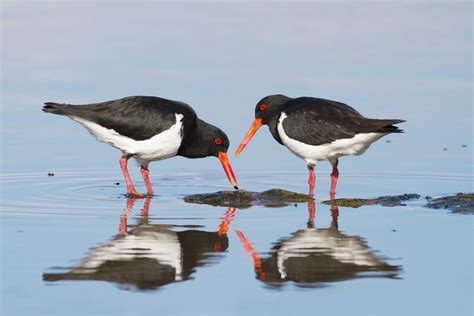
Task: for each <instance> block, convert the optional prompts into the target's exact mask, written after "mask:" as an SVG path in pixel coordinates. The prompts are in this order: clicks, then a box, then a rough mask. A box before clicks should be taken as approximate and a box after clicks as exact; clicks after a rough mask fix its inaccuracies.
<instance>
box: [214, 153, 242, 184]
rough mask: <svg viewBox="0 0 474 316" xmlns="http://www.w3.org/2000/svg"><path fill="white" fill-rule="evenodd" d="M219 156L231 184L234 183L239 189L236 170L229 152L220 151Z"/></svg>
mask: <svg viewBox="0 0 474 316" xmlns="http://www.w3.org/2000/svg"><path fill="white" fill-rule="evenodd" d="M218 158H219V161H220V162H221V164H222V168H224V172H225V175H226V176H227V179H229V182H230V184H232V185H233V186H234V188H236V189H238V183H237V179H236V178H235V174H234V171H232V167H231V166H230V163H229V159H228V158H227V154H226V153H225V152H223V151H220V152H219V156H218Z"/></svg>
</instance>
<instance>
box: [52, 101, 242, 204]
mask: <svg viewBox="0 0 474 316" xmlns="http://www.w3.org/2000/svg"><path fill="white" fill-rule="evenodd" d="M43 111H44V112H47V113H53V114H59V115H65V116H68V117H69V118H71V119H72V120H74V121H76V122H78V123H80V124H81V125H83V126H84V127H85V128H86V129H87V130H88V131H89V132H90V133H91V134H92V135H93V136H95V137H96V138H97V140H98V141H100V142H103V143H107V144H109V145H111V146H113V147H115V148H118V149H120V150H121V151H122V156H121V158H120V167H121V169H122V172H123V175H124V177H125V182H126V183H127V195H128V196H130V197H143V194H140V193H138V192H137V191H136V189H135V187H134V186H133V183H132V180H131V179H130V175H129V173H128V169H127V161H128V159H130V158H132V157H133V158H135V159H136V160H137V161H138V163H139V164H140V166H141V174H142V176H143V180H144V181H145V184H146V187H147V193H148V195H153V189H152V187H151V184H150V179H149V172H148V164H149V163H150V162H152V161H157V160H163V159H167V158H171V157H174V156H183V157H186V158H204V157H209V156H216V157H217V158H218V159H219V160H220V162H221V164H222V166H223V168H224V171H225V173H226V175H227V178H228V179H229V181H230V183H231V184H232V185H233V186H234V188H236V189H237V180H236V178H235V175H234V172H233V171H232V168H231V166H230V164H229V161H228V158H227V149H228V148H229V139H228V138H227V136H226V134H225V133H224V132H223V131H221V130H220V129H219V128H217V127H215V126H213V125H211V124H208V123H206V122H204V121H203V120H201V119H199V118H198V117H197V115H196V113H195V112H194V110H193V109H192V108H191V107H190V106H189V105H187V104H185V103H183V102H179V101H173V100H167V99H163V98H158V97H149V96H132V97H126V98H123V99H118V100H113V101H107V102H102V103H94V104H85V105H71V104H58V103H53V102H47V103H45V106H44V107H43Z"/></svg>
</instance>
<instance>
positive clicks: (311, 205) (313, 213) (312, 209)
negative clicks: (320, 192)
mask: <svg viewBox="0 0 474 316" xmlns="http://www.w3.org/2000/svg"><path fill="white" fill-rule="evenodd" d="M315 216H316V205H315V203H314V200H312V201H309V202H308V228H314V217H315Z"/></svg>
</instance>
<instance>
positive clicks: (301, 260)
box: [236, 195, 400, 288]
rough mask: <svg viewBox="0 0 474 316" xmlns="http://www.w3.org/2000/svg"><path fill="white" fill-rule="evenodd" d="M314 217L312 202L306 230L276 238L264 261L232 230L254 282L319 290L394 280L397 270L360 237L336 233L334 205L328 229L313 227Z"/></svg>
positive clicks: (245, 239) (337, 213) (336, 215)
mask: <svg viewBox="0 0 474 316" xmlns="http://www.w3.org/2000/svg"><path fill="white" fill-rule="evenodd" d="M333 198H334V196H333V195H332V196H331V199H333ZM315 214H316V206H315V203H314V201H311V202H308V222H307V228H305V229H300V230H298V231H296V232H294V233H293V234H292V235H291V236H290V237H288V238H283V239H280V240H279V241H278V242H276V243H275V245H274V247H273V248H272V250H271V251H270V254H269V256H268V257H266V258H262V257H261V256H260V254H259V253H258V252H256V251H255V249H254V248H253V246H252V244H251V242H250V241H249V239H248V238H247V237H246V236H245V235H244V233H243V232H242V231H238V230H236V234H237V236H238V238H239V240H240V242H241V244H242V246H243V248H244V250H245V251H246V252H247V254H248V255H249V256H250V258H251V259H252V261H253V265H254V270H255V273H256V278H257V279H259V280H260V281H262V282H264V283H265V284H266V285H268V286H269V287H272V288H280V287H282V286H283V285H284V284H285V282H289V281H292V282H294V284H295V285H297V286H302V287H320V286H324V285H325V283H328V282H337V281H344V280H351V279H355V278H360V277H386V278H396V276H397V274H398V271H399V270H400V268H399V267H397V266H392V265H389V264H388V263H386V262H384V261H383V260H382V259H381V258H379V257H377V256H376V255H375V253H374V251H373V250H372V249H371V248H370V247H369V246H368V245H367V243H366V242H365V241H364V239H363V238H361V237H359V236H349V235H346V234H344V233H342V232H341V231H339V228H338V217H339V209H338V207H337V206H335V205H333V206H331V215H332V221H331V224H330V226H329V227H328V228H316V227H315V225H314V218H315Z"/></svg>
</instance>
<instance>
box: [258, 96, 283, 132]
mask: <svg viewBox="0 0 474 316" xmlns="http://www.w3.org/2000/svg"><path fill="white" fill-rule="evenodd" d="M290 99H291V98H289V97H287V96H285V95H283V94H275V95H269V96H266V97H265V98H263V99H261V100H260V101H258V103H257V105H256V106H255V118H256V119H261V120H262V125H265V124H268V123H269V122H270V121H271V119H272V117H274V116H275V115H277V114H279V113H280V111H281V107H282V106H283V105H284V104H285V103H286V102H288V101H289V100H290Z"/></svg>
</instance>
